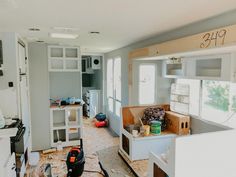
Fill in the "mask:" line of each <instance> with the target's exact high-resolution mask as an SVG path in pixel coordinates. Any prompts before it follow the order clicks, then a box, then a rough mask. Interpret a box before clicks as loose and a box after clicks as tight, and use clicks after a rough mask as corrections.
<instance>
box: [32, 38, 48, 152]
mask: <svg viewBox="0 0 236 177" xmlns="http://www.w3.org/2000/svg"><path fill="white" fill-rule="evenodd" d="M29 74H30V76H29V78H30V97H31V100H30V101H31V122H32V123H31V124H32V150H33V151H35V150H42V149H48V148H50V122H49V120H50V119H49V81H48V78H49V74H48V59H47V45H46V44H39V43H30V44H29Z"/></svg>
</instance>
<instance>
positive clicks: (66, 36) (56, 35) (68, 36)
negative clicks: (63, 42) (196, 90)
mask: <svg viewBox="0 0 236 177" xmlns="http://www.w3.org/2000/svg"><path fill="white" fill-rule="evenodd" d="M49 35H50V37H52V38H63V39H76V38H77V37H78V36H79V35H78V34H68V33H50V34H49Z"/></svg>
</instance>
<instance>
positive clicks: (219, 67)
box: [162, 53, 236, 81]
mask: <svg viewBox="0 0 236 177" xmlns="http://www.w3.org/2000/svg"><path fill="white" fill-rule="evenodd" d="M235 60H236V57H235V53H225V54H217V55H216V54H212V55H196V56H195V55H194V56H190V57H182V59H181V62H179V63H170V62H169V60H163V68H162V72H163V77H167V78H186V79H202V80H222V81H235V80H236V79H235V78H236V77H235V76H236V73H235V72H236V63H235V62H236V61H235Z"/></svg>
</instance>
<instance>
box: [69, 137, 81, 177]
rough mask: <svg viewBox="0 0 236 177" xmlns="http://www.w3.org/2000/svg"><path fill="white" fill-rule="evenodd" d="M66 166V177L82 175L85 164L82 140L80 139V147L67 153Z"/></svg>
mask: <svg viewBox="0 0 236 177" xmlns="http://www.w3.org/2000/svg"><path fill="white" fill-rule="evenodd" d="M66 164H67V170H68V174H67V177H78V176H81V175H82V173H83V171H84V164H85V159H84V151H83V140H82V139H80V147H75V148H72V149H71V150H70V152H69V153H68V156H67V160H66Z"/></svg>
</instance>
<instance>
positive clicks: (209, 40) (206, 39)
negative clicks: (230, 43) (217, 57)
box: [200, 29, 227, 48]
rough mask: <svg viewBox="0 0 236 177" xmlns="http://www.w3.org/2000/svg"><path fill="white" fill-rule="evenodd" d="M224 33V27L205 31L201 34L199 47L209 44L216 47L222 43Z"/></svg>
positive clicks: (205, 46)
mask: <svg viewBox="0 0 236 177" xmlns="http://www.w3.org/2000/svg"><path fill="white" fill-rule="evenodd" d="M226 35H227V30H226V29H221V30H218V31H213V32H209V33H205V34H204V35H203V36H202V42H201V44H200V48H208V47H210V46H211V47H216V46H219V45H224V42H225V37H226Z"/></svg>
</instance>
